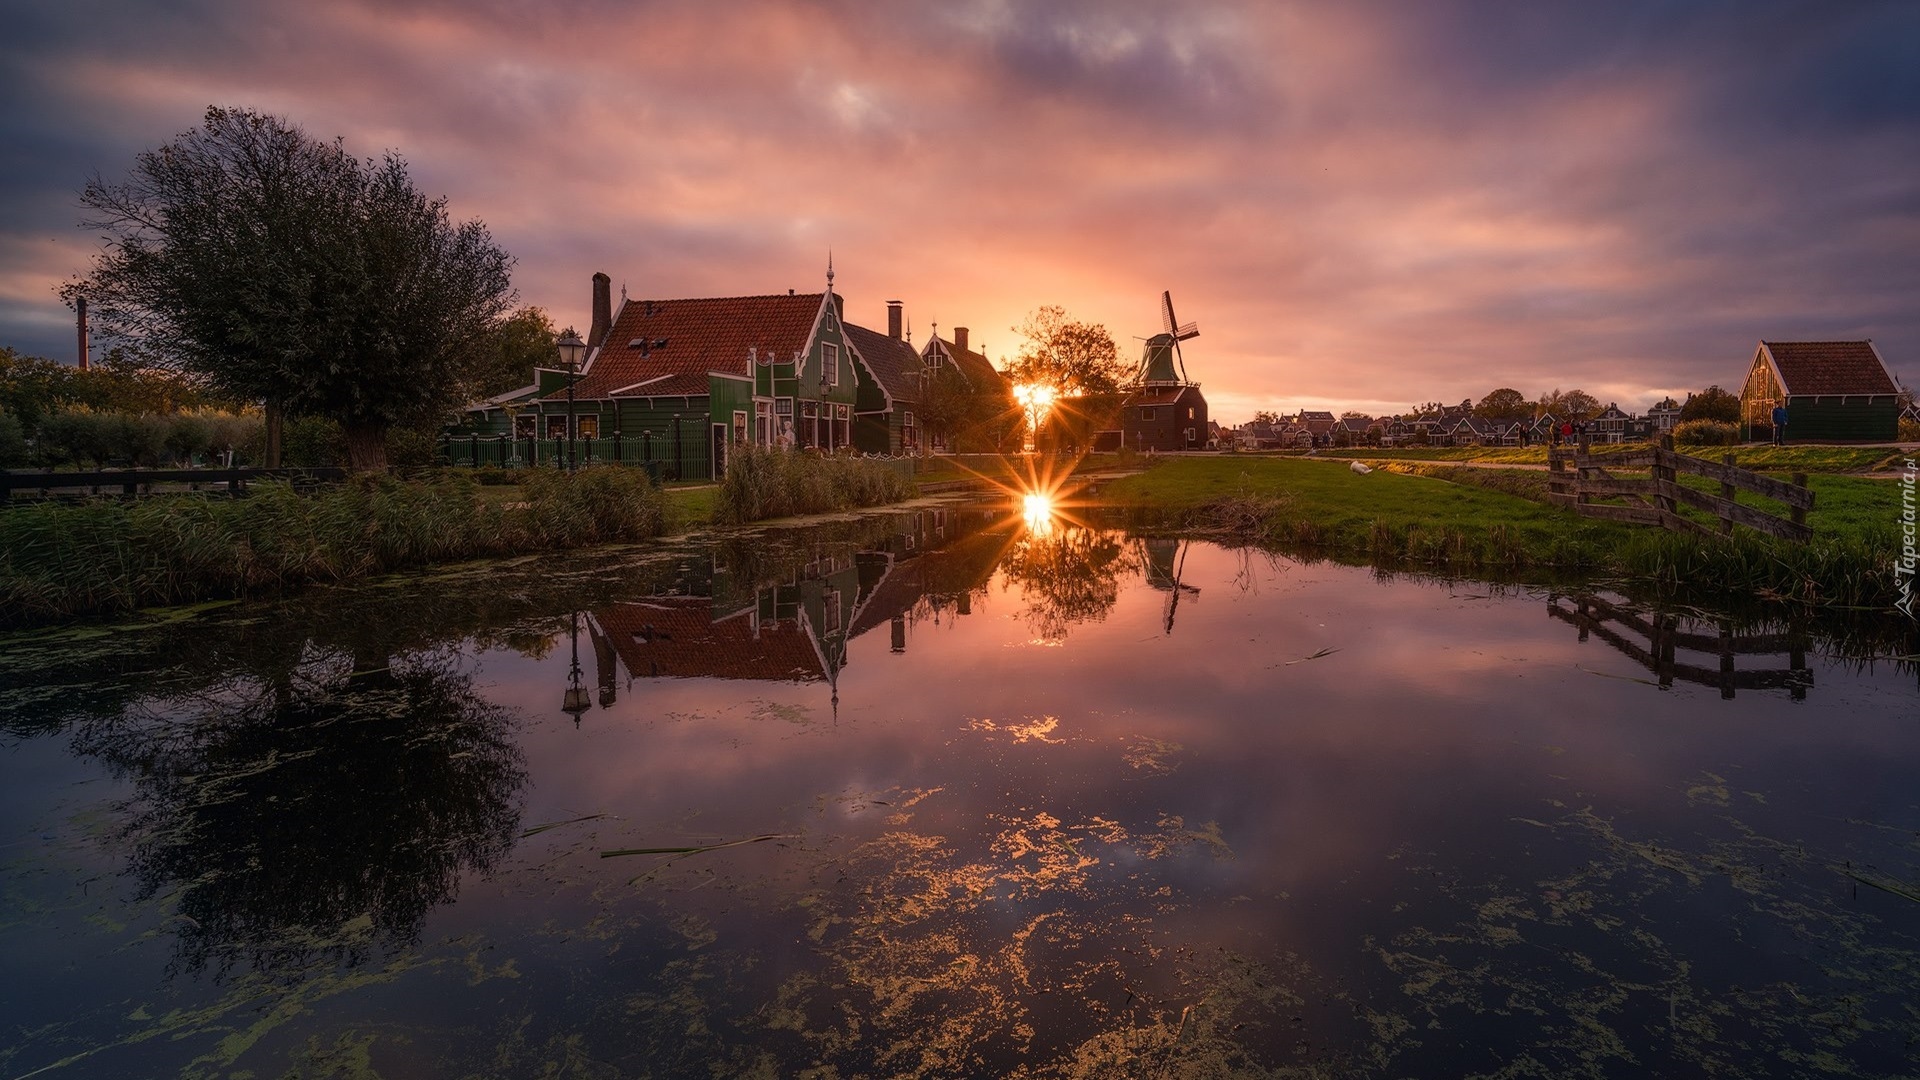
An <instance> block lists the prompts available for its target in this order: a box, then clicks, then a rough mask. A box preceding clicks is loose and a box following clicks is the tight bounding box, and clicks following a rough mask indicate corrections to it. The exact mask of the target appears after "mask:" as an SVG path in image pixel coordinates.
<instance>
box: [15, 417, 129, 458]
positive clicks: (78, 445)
mask: <svg viewBox="0 0 1920 1080" xmlns="http://www.w3.org/2000/svg"><path fill="white" fill-rule="evenodd" d="M104 420H105V418H104V417H102V416H100V415H99V414H97V413H90V412H84V411H79V410H75V411H72V412H57V413H52V414H50V415H47V416H45V417H42V418H41V420H40V430H39V433H38V438H36V439H35V440H34V449H35V450H36V451H37V454H36V456H37V457H39V458H40V461H41V463H42V464H46V465H85V466H88V467H91V468H96V469H97V468H100V467H101V466H103V465H105V464H106V463H107V459H108V458H109V457H110V456H112V454H113V449H112V445H111V436H110V434H109V433H108V430H107V425H106V424H105V423H104V422H103V421H104Z"/></svg>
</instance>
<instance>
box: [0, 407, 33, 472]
mask: <svg viewBox="0 0 1920 1080" xmlns="http://www.w3.org/2000/svg"><path fill="white" fill-rule="evenodd" d="M26 463H27V435H26V429H25V428H23V427H22V426H21V425H20V420H19V418H17V417H15V416H14V415H13V414H12V413H9V412H7V411H5V410H0V469H12V468H17V467H19V466H21V465H25V464H26Z"/></svg>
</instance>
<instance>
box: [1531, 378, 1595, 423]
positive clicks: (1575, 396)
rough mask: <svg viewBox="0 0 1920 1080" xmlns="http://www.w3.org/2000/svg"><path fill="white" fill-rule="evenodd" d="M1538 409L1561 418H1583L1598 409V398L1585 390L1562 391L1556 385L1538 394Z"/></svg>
mask: <svg viewBox="0 0 1920 1080" xmlns="http://www.w3.org/2000/svg"><path fill="white" fill-rule="evenodd" d="M1540 411H1541V412H1543V413H1550V414H1552V415H1553V416H1556V417H1558V418H1560V419H1562V420H1585V419H1586V418H1587V417H1589V416H1592V415H1594V414H1596V413H1598V412H1599V411H1600V399H1598V398H1596V397H1594V396H1593V395H1592V394H1589V393H1587V392H1586V391H1585V390H1567V391H1562V390H1561V389H1560V388H1559V387H1557V386H1556V387H1554V388H1553V389H1552V390H1549V391H1547V392H1546V393H1544V394H1541V395H1540Z"/></svg>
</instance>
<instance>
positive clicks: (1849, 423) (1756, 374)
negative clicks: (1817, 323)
mask: <svg viewBox="0 0 1920 1080" xmlns="http://www.w3.org/2000/svg"><path fill="white" fill-rule="evenodd" d="M1899 393H1900V388H1899V386H1898V385H1896V384H1895V383H1894V381H1893V376H1892V374H1890V373H1889V372H1888V371H1887V365H1886V362H1885V361H1884V360H1882V359H1881V358H1880V351H1879V350H1878V349H1875V348H1874V347H1873V342H1872V341H1762V342H1761V343H1760V348H1759V350H1758V351H1756V352H1755V353H1754V356H1753V364H1752V365H1751V366H1750V367H1749V368H1748V369H1747V381H1746V385H1745V386H1744V387H1743V388H1742V389H1741V391H1740V417H1741V421H1742V425H1741V426H1742V427H1743V428H1745V429H1746V434H1747V437H1748V438H1755V439H1761V438H1770V437H1771V436H1772V433H1773V410H1774V407H1775V406H1777V405H1785V406H1786V409H1787V431H1786V437H1787V439H1788V441H1791V442H1803V441H1817V442H1892V441H1893V440H1894V438H1895V437H1896V436H1897V435H1898V434H1899V419H1900V402H1899Z"/></svg>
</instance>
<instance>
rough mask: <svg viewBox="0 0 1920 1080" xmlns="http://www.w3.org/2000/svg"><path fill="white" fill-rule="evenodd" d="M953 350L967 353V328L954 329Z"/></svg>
mask: <svg viewBox="0 0 1920 1080" xmlns="http://www.w3.org/2000/svg"><path fill="white" fill-rule="evenodd" d="M953 348H954V351H955V352H966V351H967V328H966V327H964V326H956V327H954V328H953Z"/></svg>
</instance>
